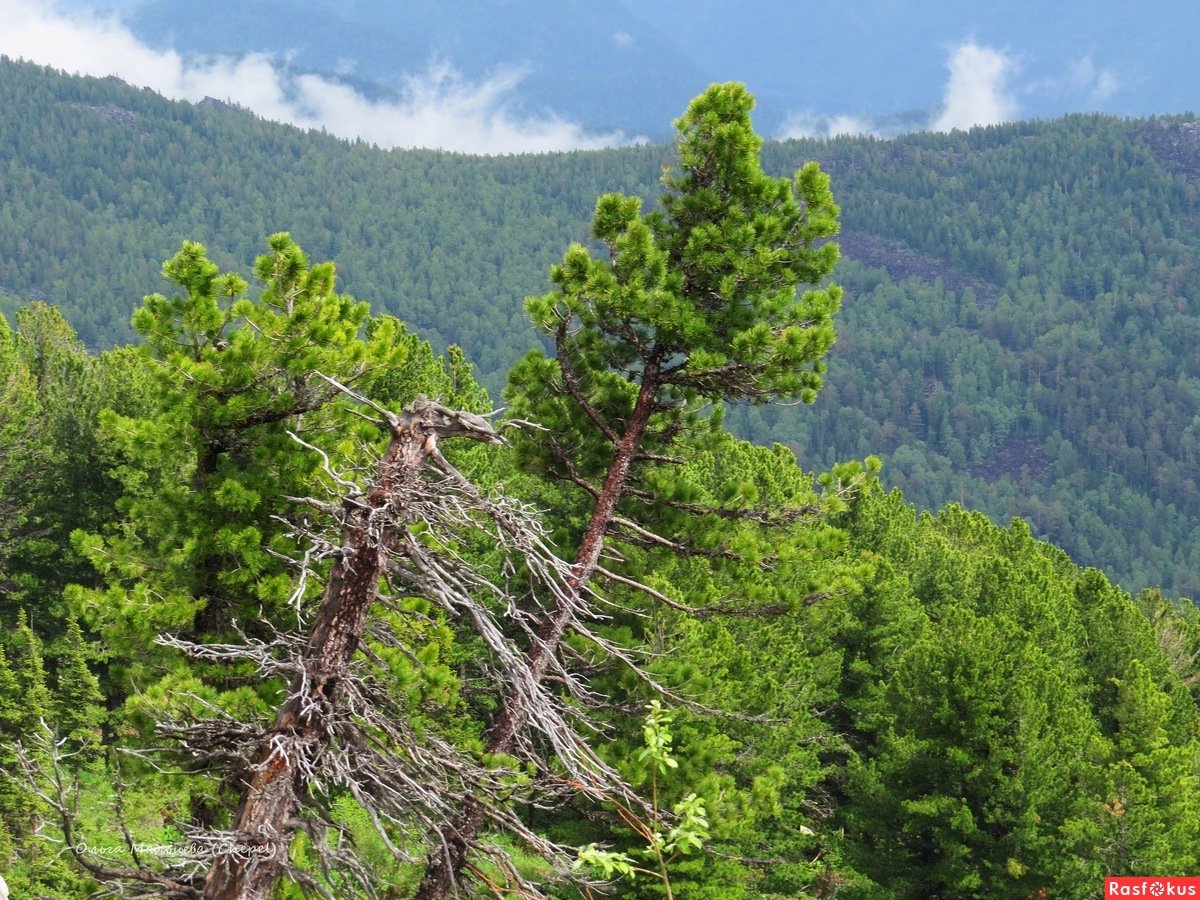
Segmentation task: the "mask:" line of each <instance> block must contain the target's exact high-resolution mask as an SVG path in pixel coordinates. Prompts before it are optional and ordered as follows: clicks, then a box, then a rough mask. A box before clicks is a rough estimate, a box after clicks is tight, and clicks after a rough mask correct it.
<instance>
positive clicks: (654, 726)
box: [576, 700, 709, 898]
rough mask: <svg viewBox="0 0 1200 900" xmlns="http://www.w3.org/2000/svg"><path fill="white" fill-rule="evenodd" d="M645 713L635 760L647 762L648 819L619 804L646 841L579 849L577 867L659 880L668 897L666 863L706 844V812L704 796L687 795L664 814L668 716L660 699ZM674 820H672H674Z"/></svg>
mask: <svg viewBox="0 0 1200 900" xmlns="http://www.w3.org/2000/svg"><path fill="white" fill-rule="evenodd" d="M646 708H647V710H649V712H648V713H647V715H646V720H645V722H644V724H643V725H642V737H643V740H644V741H645V744H646V746H645V747H643V748H642V749H641V750H640V751H639V752H638V759H639V760H640V761H642V762H648V763H650V821H649V822H643V821H642V820H641V819H639V818H638V817H637V816H636V815H635V814H634V813H633V811H632V810H630V809H628V808H625V807H618V812H619V813H620V816H621V818H622V819H623V820H624V821H625V823H626V824H627V825H629V827H630V828H632V829H633V830H634V832H635V833H636V834H637V835H638V836H639V837H640V838H641V839H642V840H643V841H645V843H646V846H645V847H643V848H640V849H639V850H638V851H636V855H635V854H632V853H620V852H616V851H612V850H603V849H601V848H600V847H598V846H597V845H596V844H594V843H592V844H588V845H587V846H585V847H581V848H579V856H578V861H577V863H576V868H577V870H579V869H584V870H586V869H589V868H590V869H594V870H597V871H599V872H600V873H601V874H602V875H603V876H604V877H605V878H613V877H624V878H629V879H634V878H636V877H637V876H638V875H639V874H644V875H650V876H652V877H655V878H658V879H659V880H660V881H661V882H662V885H663V889H664V890H665V891H666V895H667V897H668V898H673V897H674V896H675V894H674V892H673V891H672V889H671V875H670V865H671V863H672V862H674V861H675V860H676V859H678V858H679V857H680V856H684V855H687V854H689V853H692V852H694V851H696V850H699V849H701V848H702V847H703V846H704V842H705V840H707V839H708V833H709V832H708V812H707V810H706V809H705V807H704V800H703V799H702V798H701V797H699V796H698V795H697V794H695V793H690V794H688V795H687V796H685V797H684V798H683V799H682V800H680V801H679V802H678V803H676V804H675V805H674V806H672V807H671V816H670V817H668V816H666V815H664V813H663V809H662V805H661V800H660V797H659V776H661V775H666V774H667V773H668V772H670V771H671V770H672V769H677V768H679V761H678V760H677V759H675V756H674V755H673V750H672V747H671V744H672V741H673V740H674V738H673V736H672V734H671V729H670V725H671V720H672V714H671V712H670V711H669V710H666V709H663V706H662V703H661V701H659V700H652V701H651V702H650V703H649V704H648V705H647V707H646ZM672 823H673V824H672ZM639 857H641V858H645V859H647V860H649V861H650V863H651V864H652V865H653V866H654V868H647V867H646V866H644V865H640V864H639V859H638V858H639Z"/></svg>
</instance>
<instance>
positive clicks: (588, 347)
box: [417, 84, 840, 900]
mask: <svg viewBox="0 0 1200 900" xmlns="http://www.w3.org/2000/svg"><path fill="white" fill-rule="evenodd" d="M753 104H754V101H753V98H752V97H751V95H750V94H749V93H748V92H747V91H746V89H745V87H743V86H742V85H740V84H723V85H713V86H712V87H710V88H709V89H708V90H707V91H705V92H704V93H703V94H701V95H700V96H699V97H697V98H696V99H695V100H693V101H692V103H691V105H690V106H689V107H688V110H687V112H686V113H685V114H684V115H683V116H682V117H681V118H680V119H679V120H677V121H676V123H675V125H676V129H677V131H678V137H677V142H676V146H677V153H678V160H677V168H676V169H675V170H673V171H671V172H669V173H668V174H667V175H666V176H664V179H663V183H664V186H665V191H664V194H663V196H662V198H661V208H660V209H658V210H654V211H651V212H644V211H643V209H642V206H643V203H642V200H641V199H640V198H637V197H628V196H624V195H620V194H606V195H605V196H603V197H601V198H600V199H599V201H598V202H597V204H596V212H595V215H594V217H593V219H592V235H593V237H595V238H596V239H597V240H598V241H600V242H601V243H602V244H603V245H604V247H605V249H606V251H607V252H606V254H605V256H603V257H600V258H597V257H596V256H594V255H593V254H592V252H591V251H590V250H589V249H588V248H586V247H584V246H582V245H580V244H576V245H573V246H572V247H570V248H569V249H568V250H567V252H566V255H565V256H564V258H563V261H562V263H561V264H559V265H557V266H555V267H553V268H552V270H551V273H550V278H551V281H552V282H553V283H554V285H555V287H556V289H555V290H554V291H553V292H551V293H549V294H546V295H545V296H543V297H536V298H531V299H530V300H528V301H527V304H526V308H527V311H528V312H529V314H530V317H531V318H532V320H533V322H534V325H535V326H536V327H537V328H539V329H540V330H541V331H543V332H544V333H545V334H546V335H547V336H549V337H550V339H551V340H552V341H553V342H554V347H555V357H554V358H548V357H546V356H545V355H543V354H541V353H538V352H534V353H531V354H530V355H529V356H527V357H526V358H525V359H524V360H523V361H522V362H521V363H520V364H519V365H518V366H517V367H516V368H515V369H514V371H513V373H512V375H511V376H510V382H509V384H510V386H509V390H508V398H509V400H510V402H511V404H512V408H513V411H514V414H516V415H519V416H521V417H523V418H531V419H534V420H535V421H538V422H540V423H541V424H542V425H544V426H545V427H546V428H547V429H548V431H547V433H546V434H545V435H539V436H538V437H537V439H536V444H535V445H533V446H529V445H527V447H526V452H527V455H528V458H529V459H530V460H532V461H534V462H536V463H540V464H541V465H542V467H543V468H544V470H545V471H546V472H547V473H548V474H550V475H551V476H552V477H558V478H561V479H564V480H567V481H569V482H571V483H574V484H576V485H577V486H579V487H581V488H582V489H583V490H584V491H585V492H586V493H587V494H589V495H590V496H591V502H592V507H591V510H590V513H588V515H587V524H586V526H585V528H584V530H583V533H582V535H581V536H580V538H579V542H578V546H577V548H576V552H575V559H574V566H573V569H572V575H571V582H570V591H569V594H568V595H567V596H565V597H562V598H559V599H558V600H557V602H556V603H555V604H554V605H553V607H552V608H550V610H549V611H548V612H547V614H546V615H545V616H544V617H543V619H542V621H541V624H540V627H539V629H538V639H537V640H536V641H534V642H533V643H532V644H531V645H530V647H529V650H528V653H527V656H526V662H527V665H528V667H529V670H530V672H531V673H532V675H533V676H534V677H535V678H538V679H540V678H542V677H543V676H544V675H545V674H546V672H547V670H548V669H549V668H550V667H551V666H552V664H553V660H554V658H555V655H556V654H557V652H558V648H559V644H560V642H561V641H562V640H563V637H564V633H565V631H566V628H567V625H568V623H569V622H570V621H571V618H572V616H573V614H574V609H573V607H574V606H575V605H576V604H578V603H580V602H581V601H583V600H585V598H586V592H587V589H588V584H589V582H590V581H591V580H592V578H593V576H594V575H595V573H596V569H597V565H598V563H599V559H600V554H601V551H602V549H603V547H604V543H605V536H606V534H608V533H609V532H610V531H611V530H613V529H614V528H615V527H616V526H617V525H618V523H619V521H622V519H621V517H620V516H619V515H618V512H619V506H620V504H621V502H622V499H623V498H625V497H627V495H629V493H630V488H631V486H635V485H636V486H637V489H638V490H639V491H641V489H642V479H643V478H644V477H645V474H646V472H645V470H646V469H647V467H648V466H649V465H653V464H654V463H663V462H667V461H668V460H667V458H666V457H665V455H664V454H666V453H668V452H669V450H670V448H671V447H672V446H673V445H674V444H675V442H676V441H677V439H678V438H679V437H680V435H681V433H682V432H684V431H688V430H693V431H695V430H698V429H699V428H700V422H699V416H700V413H701V411H702V410H703V409H704V408H706V407H707V406H709V405H711V404H713V403H720V402H722V401H735V402H743V403H767V402H770V401H772V400H777V399H783V400H801V401H808V402H811V401H812V400H813V399H814V398H815V396H816V392H817V390H818V389H819V388H820V386H821V383H822V379H821V375H822V373H823V371H824V363H823V357H824V355H825V353H826V351H827V350H828V349H829V347H830V346H831V345H832V343H833V339H834V330H833V321H832V319H833V314H834V312H835V311H836V310H837V307H838V303H839V299H840V290H839V289H838V288H837V287H836V286H832V285H830V286H824V287H822V286H820V285H821V283H822V282H823V281H824V279H825V278H826V276H828V274H829V273H830V271H831V269H832V268H833V265H834V263H835V262H836V260H837V255H838V253H837V247H836V245H834V244H832V243H821V241H823V240H824V239H826V238H828V237H830V236H832V235H833V234H835V233H836V231H837V216H838V208H837V206H836V204H835V203H834V201H833V197H832V193H831V191H830V188H829V180H828V178H827V176H825V175H824V174H823V173H822V172H821V171H820V169H819V168H818V167H817V165H816V164H814V163H810V164H808V165H806V166H804V167H803V168H801V169H800V170H799V171H798V172H797V173H796V175H795V177H794V179H786V178H772V177H769V176H767V175H766V174H765V173H764V172H763V171H762V167H761V164H760V160H759V151H760V148H761V143H762V142H761V139H760V138H759V137H758V136H757V135H756V134H755V133H754V130H753V127H752V125H751V122H750V111H751V109H752V107H753ZM800 286H805V287H806V288H807V289H805V290H803V291H801V292H799V293H798V291H797V288H798V287H800ZM714 424H715V423H709V427H712V426H713V425H714ZM668 492H669V489H668ZM666 499H668V500H669V499H670V498H669V496H668V497H667V498H666ZM625 527H627V528H628V527H630V526H625ZM632 528H633V530H634V531H637V530H638V529H639V526H637V525H636V524H633V525H632ZM640 537H643V538H646V535H645V534H642V535H640ZM658 537H659V536H653V535H651V536H650V537H649V538H648V539H650V540H655V539H657V538H658ZM662 540H663V541H665V542H666V543H667V544H670V543H671V541H670V540H669V539H666V538H662ZM527 717H528V710H526V709H524V708H523V702H522V700H521V698H519V697H515V696H508V697H506V698H505V705H504V707H503V709H502V710H501V712H500V714H499V715H498V716H497V718H496V720H495V721H494V723H493V724H492V727H491V730H490V731H489V734H488V739H487V751H488V752H489V753H510V752H511V751H512V750H513V748H514V746H515V745H516V743H517V741H518V739H519V736H520V734H521V733H522V731H523V729H524V728H525V726H526V721H527ZM483 820H484V810H483V809H482V808H481V806H480V805H479V804H478V803H476V802H474V801H473V800H472V799H471V798H468V799H467V801H466V803H465V805H464V809H463V811H462V813H461V814H460V816H459V817H458V818H457V819H456V820H455V821H454V822H453V823H450V824H449V826H448V827H447V828H446V829H444V830H443V834H442V841H441V848H439V849H438V850H436V851H434V852H433V853H431V855H430V858H429V862H428V865H427V868H426V873H425V878H424V880H423V882H422V885H421V888H420V890H419V891H418V893H417V896H418V897H419V898H421V900H432V898H441V897H444V896H445V895H446V894H447V893H448V892H449V891H450V890H451V889H452V886H453V884H454V881H455V879H456V876H457V873H458V872H459V871H460V870H461V869H462V867H463V866H464V865H465V863H466V857H467V852H468V850H469V848H470V847H471V846H472V844H473V843H474V841H475V837H476V835H477V834H478V832H479V830H480V827H481V826H482V824H483Z"/></svg>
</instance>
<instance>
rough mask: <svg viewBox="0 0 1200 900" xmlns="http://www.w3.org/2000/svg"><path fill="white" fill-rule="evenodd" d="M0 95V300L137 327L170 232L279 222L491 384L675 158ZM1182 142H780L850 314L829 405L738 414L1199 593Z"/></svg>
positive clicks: (829, 456) (1196, 316) (1070, 136)
mask: <svg viewBox="0 0 1200 900" xmlns="http://www.w3.org/2000/svg"><path fill="white" fill-rule="evenodd" d="M0 80H2V82H3V85H4V89H5V96H6V98H7V102H6V104H5V105H4V107H3V109H0V146H3V147H5V148H6V153H5V156H4V159H3V166H4V173H3V178H2V180H0V191H3V197H2V199H3V203H2V205H0V290H3V291H4V292H5V294H7V295H9V296H8V297H7V299H4V298H3V296H2V295H0V300H3V306H2V308H3V309H4V310H5V311H8V312H11V311H12V310H13V309H15V308H16V307H17V306H19V305H21V304H22V303H24V302H25V301H27V300H29V299H33V298H39V297H45V298H47V299H49V300H51V301H52V302H54V303H55V304H57V305H58V306H59V307H60V308H62V309H63V310H64V312H65V314H66V315H67V317H68V319H69V320H70V321H71V322H72V324H73V325H74V326H75V327H76V328H77V329H78V331H79V333H80V336H81V337H82V339H83V340H84V341H85V342H86V343H88V344H89V345H90V346H92V347H94V348H100V347H104V346H109V345H112V344H114V343H119V342H123V341H125V340H128V339H129V338H130V337H131V332H130V330H129V327H128V324H127V323H128V319H129V315H130V313H131V311H132V309H133V308H134V306H135V305H136V304H137V303H138V301H139V300H140V298H141V296H142V295H143V294H145V293H147V292H149V291H151V290H155V289H158V288H159V287H160V286H161V277H160V275H159V274H158V270H159V267H160V264H161V261H162V260H163V259H165V258H167V257H168V256H170V254H171V253H172V252H174V250H175V249H176V248H177V247H178V245H179V242H180V241H181V240H183V239H185V238H187V239H195V240H199V241H201V242H204V243H205V244H207V245H208V246H209V247H210V248H211V252H212V254H213V256H214V258H215V259H216V260H217V261H218V262H220V263H221V264H224V265H236V266H239V267H243V268H244V267H245V266H246V265H247V263H248V262H249V260H250V258H251V257H252V256H253V254H254V253H255V252H256V250H257V248H258V247H259V246H260V242H261V239H262V236H263V235H264V234H267V233H270V232H272V231H276V230H278V229H280V228H287V229H288V230H289V231H290V232H292V234H293V235H294V236H295V237H296V239H297V240H298V241H299V242H300V243H301V244H303V245H304V246H305V247H306V248H307V249H308V250H309V251H310V252H311V253H312V254H313V255H314V256H316V257H319V258H329V259H336V260H337V262H338V267H339V268H338V271H339V278H340V283H341V284H342V286H343V287H344V289H345V290H347V291H348V292H350V293H352V294H354V295H355V296H357V297H360V298H362V299H365V300H368V301H370V302H371V303H372V305H373V306H374V308H376V309H378V310H386V311H389V312H393V313H395V314H397V315H399V316H400V317H401V318H403V319H404V320H406V321H407V322H409V323H411V324H412V325H413V326H414V327H415V328H416V329H417V330H419V331H420V332H421V333H422V334H424V335H426V336H427V337H429V338H430V339H431V340H432V341H433V342H434V343H435V345H444V344H445V343H447V342H457V343H459V344H461V345H462V346H464V347H465V348H466V350H467V353H468V355H469V356H470V357H471V358H472V359H473V360H475V361H476V363H477V365H478V367H479V371H480V373H481V378H482V380H483V382H484V383H485V384H486V385H487V386H488V387H489V388H491V389H492V391H493V393H494V392H495V391H496V389H497V388H498V386H499V384H500V380H501V378H502V377H503V373H504V372H505V371H506V370H507V369H508V367H509V366H510V365H511V363H512V362H513V360H515V359H516V358H517V357H518V356H519V355H520V353H521V352H522V351H523V350H525V349H526V348H528V347H529V346H530V344H531V343H532V341H533V340H534V338H533V335H532V332H531V331H530V330H529V328H528V326H527V323H526V320H525V317H524V315H523V313H522V312H521V311H520V303H521V299H522V298H523V297H525V296H526V295H529V294H533V293H538V292H540V291H541V290H543V288H544V285H545V272H546V268H547V266H548V265H549V264H550V263H551V262H552V261H553V260H554V259H555V258H556V256H557V253H558V250H559V249H560V248H561V246H562V242H563V241H564V240H572V239H574V240H584V239H586V238H587V234H588V232H587V220H588V217H589V216H590V214H591V211H592V207H593V204H594V200H595V197H596V196H597V195H598V194H600V193H603V192H605V191H609V190H620V191H624V192H629V193H637V194H640V195H642V196H647V197H650V196H654V195H655V194H656V193H657V185H656V182H657V178H658V173H659V171H660V169H661V166H662V164H663V162H664V161H665V160H666V158H667V150H666V149H665V148H661V147H642V148H631V149H623V150H613V151H603V152H589V153H574V154H565V155H544V156H528V157H504V158H487V159H481V158H474V157H465V156H455V155H447V154H440V153H433V152H424V151H416V152H413V151H406V152H395V151H393V152H384V151H380V150H378V149H375V148H372V147H370V146H367V145H363V144H357V145H348V144H346V143H343V142H340V141H337V140H334V139H332V138H329V137H326V136H322V135H317V134H305V133H302V132H299V131H297V130H295V129H292V128H287V127H284V126H277V125H272V124H268V123H265V122H261V121H258V120H256V119H255V118H253V117H252V116H250V115H247V114H245V113H243V112H240V111H238V110H234V109H229V108H221V106H220V105H219V104H215V103H214V104H202V105H197V106H192V105H188V104H176V103H169V102H166V101H164V100H162V99H161V98H159V97H157V96H156V95H154V94H152V93H150V92H146V91H136V90H133V89H131V88H129V87H127V86H125V85H123V84H121V83H119V82H116V81H112V80H95V79H77V78H69V77H66V76H63V75H59V74H55V73H51V72H47V71H45V70H43V69H40V68H38V67H33V66H28V65H19V64H15V63H11V62H7V61H5V62H4V63H3V64H2V65H0ZM751 87H753V85H751ZM1198 144H1200V138H1198V134H1197V131H1196V126H1195V125H1194V124H1193V123H1192V122H1191V121H1190V120H1185V119H1180V120H1155V121H1138V122H1127V121H1121V120H1116V119H1111V118H1096V117H1072V118H1068V119H1064V120H1059V121H1054V122H1039V123H1025V124H1018V125H1010V126H1003V127H996V128H989V129H982V130H976V131H973V132H971V133H970V134H962V133H956V134H954V135H949V136H946V135H919V136H910V137H906V138H900V139H897V140H894V141H888V142H882V141H875V140H870V139H847V140H839V141H835V142H827V143H804V142H787V143H780V144H769V145H768V146H767V147H766V150H765V153H764V162H765V165H766V166H767V168H768V169H769V170H770V171H773V172H785V171H792V170H794V169H795V168H796V167H797V165H799V164H800V163H801V162H803V161H804V160H806V159H810V158H817V159H819V160H820V161H821V162H822V164H823V165H824V166H825V167H826V168H827V169H828V171H829V172H830V173H831V175H832V176H833V185H834V190H835V194H836V196H837V198H838V201H839V202H840V204H841V206H842V209H843V217H842V219H843V238H842V244H843V250H844V257H845V259H844V261H843V263H842V264H841V266H840V267H839V270H838V273H837V278H838V280H839V281H840V282H841V283H842V284H844V285H845V287H846V288H847V292H846V294H847V299H846V302H845V309H844V312H843V314H842V316H841V320H840V325H839V343H838V345H837V346H836V347H835V348H834V351H833V353H832V355H831V359H830V377H829V379H828V381H827V387H826V389H825V391H824V393H823V394H822V395H821V397H820V399H819V401H818V405H817V407H816V409H815V410H806V411H805V412H804V414H803V415H795V414H793V411H791V410H788V409H775V408H770V409H761V410H748V411H736V410H735V411H734V412H733V413H732V414H731V417H730V421H731V423H732V424H734V425H736V426H737V427H738V428H739V429H740V430H741V431H742V432H743V433H744V434H747V435H749V436H751V437H753V438H754V439H755V440H761V441H767V440H778V441H782V442H785V443H787V444H789V445H791V446H792V447H794V448H795V449H797V450H798V451H799V452H800V455H801V459H802V461H803V464H804V465H805V466H806V467H809V468H818V467H820V466H823V465H827V464H828V463H830V462H831V461H833V460H835V459H839V458H851V457H860V456H862V455H863V454H864V453H868V452H878V453H881V454H882V455H883V456H884V458H885V470H884V477H885V480H889V481H891V482H892V483H895V484H898V485H901V486H902V487H903V488H904V490H905V493H906V496H907V497H908V498H909V499H910V500H911V501H913V502H915V503H917V504H918V505H920V506H927V507H939V506H941V505H943V504H944V503H946V502H947V501H949V500H961V501H963V502H965V503H966V504H967V505H968V506H971V507H974V508H978V509H982V510H984V511H986V512H987V513H988V514H990V515H991V516H993V517H994V518H996V519H997V520H1000V521H1004V520H1007V518H1009V517H1010V516H1013V515H1021V516H1025V517H1027V518H1028V519H1029V520H1030V522H1031V523H1032V525H1033V527H1034V530H1035V532H1036V533H1038V534H1040V535H1043V536H1045V537H1047V538H1049V539H1051V540H1053V541H1055V542H1056V543H1058V544H1060V545H1061V546H1063V547H1064V548H1065V549H1066V550H1067V551H1068V552H1070V553H1071V554H1072V556H1073V557H1074V558H1075V559H1076V560H1078V561H1080V562H1083V563H1087V564H1094V565H1098V566H1102V567H1104V568H1105V569H1106V570H1108V571H1109V572H1111V573H1112V574H1113V575H1114V576H1115V577H1116V578H1118V579H1119V580H1121V581H1122V582H1123V583H1124V584H1126V585H1127V586H1129V587H1131V588H1138V587H1141V586H1143V585H1147V584H1162V585H1163V586H1164V587H1166V588H1167V589H1168V590H1171V591H1174V592H1180V593H1187V594H1194V593H1196V592H1197V591H1198V590H1200V581H1198V576H1197V575H1196V573H1197V572H1200V558H1198V554H1200V550H1198V549H1197V548H1198V547H1200V540H1198V539H1197V538H1200V533H1198V523H1200V492H1198V491H1197V489H1196V486H1195V484H1194V481H1193V478H1192V472H1193V471H1194V469H1195V463H1196V457H1197V452H1198V442H1200V419H1197V414H1198V412H1200V409H1198V404H1200V387H1198V385H1200V382H1197V380H1196V379H1197V376H1198V374H1200V373H1198V372H1197V368H1198V365H1200V364H1198V362H1197V358H1196V355H1195V352H1194V345H1195V339H1196V337H1197V335H1200V309H1198V302H1200V300H1198V298H1200V275H1198V274H1197V272H1196V271H1195V266H1194V263H1193V260H1194V259H1195V258H1196V253H1197V250H1198V249H1200V248H1198V247H1197V244H1198V243H1200V238H1198V237H1197V235H1196V233H1195V224H1196V211H1197V208H1196V185H1195V181H1194V179H1195V177H1196V174H1195V173H1196V172H1197V171H1200V165H1198V161H1200V150H1198ZM814 412H815V414H814Z"/></svg>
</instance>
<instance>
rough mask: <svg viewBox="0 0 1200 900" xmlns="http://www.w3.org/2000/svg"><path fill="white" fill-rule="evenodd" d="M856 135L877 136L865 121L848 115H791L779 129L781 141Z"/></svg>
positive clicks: (807, 113) (875, 130) (874, 130)
mask: <svg viewBox="0 0 1200 900" xmlns="http://www.w3.org/2000/svg"><path fill="white" fill-rule="evenodd" d="M856 134H873V135H876V136H879V132H878V130H877V129H876V128H875V127H874V126H873V125H872V124H871V122H870V121H868V120H867V119H863V118H860V117H858V116H848V115H833V116H823V115H817V114H816V113H812V112H802V113H792V114H791V115H789V116H788V117H787V118H786V119H785V120H784V122H783V124H782V125H781V126H780V128H779V137H780V138H781V139H783V140H788V139H791V138H835V137H842V136H845V135H856Z"/></svg>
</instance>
